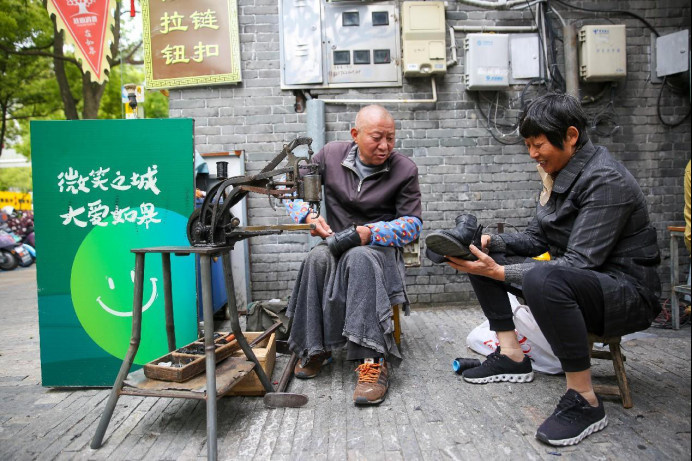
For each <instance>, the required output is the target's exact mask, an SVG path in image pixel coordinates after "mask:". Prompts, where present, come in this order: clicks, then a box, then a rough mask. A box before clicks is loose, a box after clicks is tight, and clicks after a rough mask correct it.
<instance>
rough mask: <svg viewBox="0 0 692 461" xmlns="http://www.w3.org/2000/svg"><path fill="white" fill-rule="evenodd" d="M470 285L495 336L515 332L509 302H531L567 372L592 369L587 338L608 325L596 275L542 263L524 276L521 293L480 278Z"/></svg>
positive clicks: (539, 322)
mask: <svg viewBox="0 0 692 461" xmlns="http://www.w3.org/2000/svg"><path fill="white" fill-rule="evenodd" d="M469 279H470V280H471V285H472V286H473V290H474V292H475V293H476V296H477V297H478V302H479V303H480V305H481V308H482V309H483V313H484V314H485V316H486V317H487V318H488V321H489V322H490V329H491V330H493V331H496V332H497V331H512V330H514V320H513V313H512V307H511V305H510V303H509V298H508V297H507V293H508V292H510V293H513V294H515V295H517V296H520V297H522V298H524V300H526V304H527V305H528V306H529V309H531V313H532V314H533V316H534V318H535V319H536V323H538V327H539V328H540V329H541V331H542V332H543V334H544V335H545V338H546V340H547V341H548V343H549V344H550V346H551V347H552V349H553V353H554V354H555V355H556V356H557V358H558V359H560V363H561V364H562V369H563V370H564V371H566V372H576V371H583V370H587V369H589V367H590V359H589V344H588V339H587V334H588V333H595V334H598V335H600V334H602V333H603V322H604V319H603V308H604V306H603V292H602V290H601V286H600V284H599V283H598V278H597V277H596V276H595V275H594V273H593V272H592V271H590V270H586V269H576V268H572V267H562V266H556V265H552V264H540V263H539V264H536V266H535V267H534V268H532V269H531V270H529V271H528V272H527V273H526V274H525V275H524V279H523V285H522V287H521V288H517V287H516V286H513V285H510V284H508V283H505V282H500V281H497V280H493V279H490V278H487V277H482V276H478V275H469ZM529 339H530V338H529Z"/></svg>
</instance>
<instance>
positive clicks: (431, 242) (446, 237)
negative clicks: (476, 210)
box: [425, 214, 483, 264]
mask: <svg viewBox="0 0 692 461" xmlns="http://www.w3.org/2000/svg"><path fill="white" fill-rule="evenodd" d="M455 222H456V226H455V227H454V228H453V229H450V230H438V231H433V232H431V233H430V234H429V235H428V236H427V237H426V238H425V246H426V248H427V250H426V256H427V257H428V259H430V260H431V261H432V262H434V263H436V264H439V262H438V261H440V258H442V257H443V256H454V257H457V258H462V259H466V260H468V261H475V260H476V257H475V256H474V255H473V253H471V250H469V245H471V244H474V245H476V246H477V247H478V248H481V233H482V231H483V226H479V225H478V221H477V220H476V217H475V216H474V215H472V214H462V215H459V216H457V218H456V220H455ZM430 253H433V255H434V257H431V255H430ZM440 262H444V258H443V260H442V261H440Z"/></svg>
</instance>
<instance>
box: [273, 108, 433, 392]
mask: <svg viewBox="0 0 692 461" xmlns="http://www.w3.org/2000/svg"><path fill="white" fill-rule="evenodd" d="M394 132H395V129H394V119H393V118H392V116H391V115H390V114H389V112H387V110H386V109H384V108H383V107H380V106H376V105H372V106H367V107H364V108H362V109H361V110H360V112H358V115H357V116H356V121H355V127H354V128H352V129H351V137H352V138H353V140H352V141H351V142H346V141H335V142H331V143H328V144H327V145H326V146H324V148H323V149H322V150H320V152H319V153H317V155H315V156H314V157H313V159H312V161H313V162H314V163H316V164H317V165H319V173H320V175H321V177H322V183H323V184H324V187H325V204H326V208H327V218H328V219H329V224H328V223H327V221H326V220H325V219H324V217H322V216H317V214H316V213H314V212H313V210H310V209H308V208H307V205H306V204H305V203H304V202H301V201H293V202H288V203H287V204H286V207H287V209H288V211H289V214H290V215H291V216H292V217H293V219H294V220H295V221H296V222H304V223H314V224H315V225H316V228H315V230H314V231H312V235H313V236H320V237H322V238H324V239H326V242H322V243H320V244H318V245H317V246H315V247H314V248H313V249H312V250H311V251H310V253H309V254H308V256H307V258H306V259H305V261H304V262H303V264H302V266H301V268H300V272H299V273H298V278H297V280H296V283H295V287H294V289H293V294H292V295H291V298H290V302H289V305H288V316H289V317H291V318H292V320H293V323H292V327H291V334H290V337H289V346H290V348H291V350H292V351H294V352H295V353H296V354H298V356H299V357H301V359H302V360H301V361H300V362H299V363H298V364H297V365H296V367H295V370H294V373H295V376H296V377H298V378H302V379H307V378H314V377H315V376H317V375H318V374H319V372H320V370H321V368H322V366H323V365H325V364H327V363H329V361H330V360H331V353H332V351H334V350H336V349H337V348H341V347H343V346H344V345H345V346H346V351H347V352H346V358H347V360H354V361H359V362H361V363H360V365H359V366H358V368H357V369H356V371H357V373H358V382H357V384H356V388H355V391H354V394H353V401H354V403H355V404H357V405H373V404H378V403H380V402H382V401H383V400H384V398H385V395H386V393H387V390H388V387H389V375H390V372H391V370H390V363H389V361H390V360H392V359H400V358H401V356H400V354H399V351H398V349H397V346H396V343H395V342H394V340H393V335H392V332H393V322H392V319H391V317H392V307H391V306H392V305H393V304H402V305H404V307H405V309H406V310H408V299H407V297H406V290H405V283H404V262H403V257H402V247H403V246H404V245H405V244H407V243H409V242H412V241H414V240H415V239H416V238H417V237H418V234H419V232H420V229H421V225H422V223H421V197H420V187H419V185H418V169H417V167H416V165H415V163H414V162H413V161H411V160H410V159H408V158H407V157H405V156H403V155H401V154H400V153H398V152H396V151H394Z"/></svg>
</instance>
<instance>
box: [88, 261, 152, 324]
mask: <svg viewBox="0 0 692 461" xmlns="http://www.w3.org/2000/svg"><path fill="white" fill-rule="evenodd" d="M106 280H107V282H108V288H110V289H111V290H115V282H113V279H112V278H111V277H107V278H106ZM130 280H132V283H133V284H134V281H135V271H134V270H132V271H130ZM149 280H150V281H151V296H150V297H149V300H148V301H147V302H146V303H145V304H144V305H143V306H142V312H146V310H147V309H149V308H150V307H151V305H152V304H154V301H155V300H156V297H157V296H158V291H157V288H156V282H157V281H158V279H156V278H155V277H151V278H149ZM96 302H97V303H98V304H99V305H100V306H101V308H102V309H103V310H104V311H106V312H108V313H109V314H113V315H115V316H118V317H132V311H129V312H122V311H116V310H115V309H112V308H110V307H109V306H107V305H106V304H105V303H104V302H103V301H102V300H101V296H98V297H97V298H96Z"/></svg>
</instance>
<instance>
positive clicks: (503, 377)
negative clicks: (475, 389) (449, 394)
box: [463, 371, 533, 384]
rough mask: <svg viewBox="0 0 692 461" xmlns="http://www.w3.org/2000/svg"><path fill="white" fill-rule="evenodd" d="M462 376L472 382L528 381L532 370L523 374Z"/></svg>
mask: <svg viewBox="0 0 692 461" xmlns="http://www.w3.org/2000/svg"><path fill="white" fill-rule="evenodd" d="M463 378H464V381H466V382H469V383H473V384H488V383H499V382H501V381H509V382H510V383H530V382H531V381H533V371H532V372H531V373H524V374H511V375H510V374H506V375H505V374H503V375H492V376H486V377H485V378H467V377H466V376H463Z"/></svg>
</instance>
